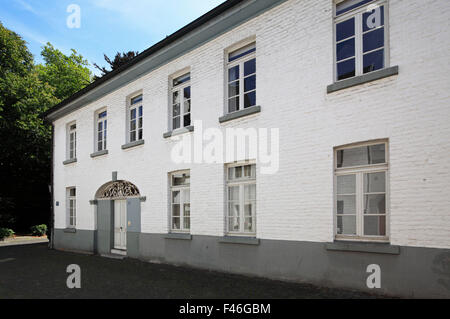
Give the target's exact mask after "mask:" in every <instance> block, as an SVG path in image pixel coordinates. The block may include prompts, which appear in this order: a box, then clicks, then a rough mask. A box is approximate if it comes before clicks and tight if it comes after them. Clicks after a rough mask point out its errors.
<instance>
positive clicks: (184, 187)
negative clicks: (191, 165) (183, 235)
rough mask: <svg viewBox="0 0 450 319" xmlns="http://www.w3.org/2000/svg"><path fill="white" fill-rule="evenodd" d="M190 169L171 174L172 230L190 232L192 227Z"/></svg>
mask: <svg viewBox="0 0 450 319" xmlns="http://www.w3.org/2000/svg"><path fill="white" fill-rule="evenodd" d="M190 180H191V175H190V172H189V171H183V172H176V173H172V174H170V197H171V204H170V210H171V217H170V219H171V221H170V225H171V226H170V230H171V232H189V231H190V229H191V196H190Z"/></svg>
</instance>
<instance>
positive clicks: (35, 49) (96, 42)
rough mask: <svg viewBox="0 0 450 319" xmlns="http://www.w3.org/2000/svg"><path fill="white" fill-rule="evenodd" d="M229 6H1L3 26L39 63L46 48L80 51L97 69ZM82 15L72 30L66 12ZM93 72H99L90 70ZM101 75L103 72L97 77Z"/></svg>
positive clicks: (146, 1)
mask: <svg viewBox="0 0 450 319" xmlns="http://www.w3.org/2000/svg"><path fill="white" fill-rule="evenodd" d="M222 2H224V0H0V21H1V22H2V23H3V25H4V26H5V27H7V28H8V29H11V30H13V31H14V32H16V33H18V34H20V35H21V36H22V37H23V38H24V39H25V41H27V43H28V47H29V49H30V51H31V52H32V53H33V54H34V56H35V61H36V62H38V63H40V62H42V58H41V57H40V52H41V47H42V46H43V45H44V44H45V43H47V42H50V43H52V44H53V45H54V46H55V47H56V48H58V49H60V50H61V51H62V52H64V53H66V54H67V53H70V49H72V48H73V49H75V50H77V52H79V53H80V54H82V55H83V56H84V57H85V58H86V59H87V60H88V61H89V63H90V64H91V65H92V64H93V63H94V62H95V63H97V64H99V65H100V66H103V65H104V66H106V62H104V59H103V53H106V54H107V55H108V56H110V57H112V56H114V55H115V53H116V52H118V51H119V52H124V51H125V52H127V51H131V50H133V51H139V52H142V51H143V50H145V49H146V48H148V47H150V46H151V45H153V44H155V43H156V42H158V41H160V40H162V39H164V38H165V37H166V36H167V35H170V34H172V33H173V32H175V31H177V30H178V29H180V28H181V27H183V26H185V25H186V24H188V23H189V22H191V21H193V20H195V19H196V18H198V17H200V16H201V15H202V14H204V13H206V12H208V11H209V10H211V9H213V8H214V7H216V6H217V5H219V4H220V3H222ZM71 4H76V5H78V6H79V7H80V9H81V27H80V28H79V29H77V28H73V29H71V28H68V27H67V22H66V21H67V18H68V17H69V15H70V13H67V8H68V6H69V5H71ZM91 69H92V70H93V71H94V68H93V67H92V66H91ZM97 73H98V72H97Z"/></svg>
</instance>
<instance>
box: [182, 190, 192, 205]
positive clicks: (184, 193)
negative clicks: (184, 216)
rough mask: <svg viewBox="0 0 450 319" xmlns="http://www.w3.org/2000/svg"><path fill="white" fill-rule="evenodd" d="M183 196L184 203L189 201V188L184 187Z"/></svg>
mask: <svg viewBox="0 0 450 319" xmlns="http://www.w3.org/2000/svg"><path fill="white" fill-rule="evenodd" d="M183 197H184V202H185V203H190V202H191V192H190V190H189V189H184V190H183Z"/></svg>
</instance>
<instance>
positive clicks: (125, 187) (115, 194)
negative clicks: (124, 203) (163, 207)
mask: <svg viewBox="0 0 450 319" xmlns="http://www.w3.org/2000/svg"><path fill="white" fill-rule="evenodd" d="M137 196H140V193H139V189H138V188H137V187H136V186H135V185H134V184H132V183H130V182H127V181H116V182H111V183H108V184H106V185H104V186H103V187H101V188H100V189H99V191H98V192H97V196H96V197H97V198H98V199H107V198H127V197H137Z"/></svg>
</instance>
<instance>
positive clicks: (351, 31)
mask: <svg viewBox="0 0 450 319" xmlns="http://www.w3.org/2000/svg"><path fill="white" fill-rule="evenodd" d="M354 35H355V18H351V19H349V20H346V21H344V22H341V23H338V24H336V41H338V42H339V41H341V40H344V39H347V38H349V37H351V36H354Z"/></svg>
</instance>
